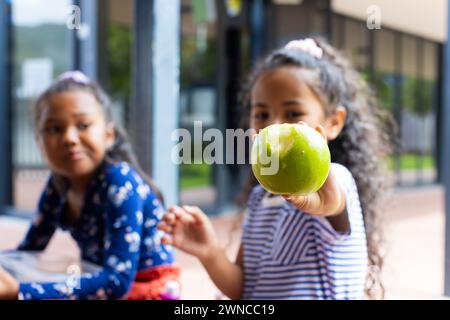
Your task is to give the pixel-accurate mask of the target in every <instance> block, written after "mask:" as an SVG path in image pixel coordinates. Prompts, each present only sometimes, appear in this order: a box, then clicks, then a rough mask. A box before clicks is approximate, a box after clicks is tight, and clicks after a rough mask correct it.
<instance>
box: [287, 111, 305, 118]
mask: <svg viewBox="0 0 450 320" xmlns="http://www.w3.org/2000/svg"><path fill="white" fill-rule="evenodd" d="M287 116H288V118H298V117H301V116H303V113H301V112H297V111H288V112H287Z"/></svg>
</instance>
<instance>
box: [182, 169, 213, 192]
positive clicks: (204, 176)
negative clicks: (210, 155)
mask: <svg viewBox="0 0 450 320" xmlns="http://www.w3.org/2000/svg"><path fill="white" fill-rule="evenodd" d="M212 169H213V168H212V166H211V165H208V164H206V163H202V164H181V165H180V188H181V189H189V188H194V187H202V186H207V185H210V183H211V182H210V180H211V175H212Z"/></svg>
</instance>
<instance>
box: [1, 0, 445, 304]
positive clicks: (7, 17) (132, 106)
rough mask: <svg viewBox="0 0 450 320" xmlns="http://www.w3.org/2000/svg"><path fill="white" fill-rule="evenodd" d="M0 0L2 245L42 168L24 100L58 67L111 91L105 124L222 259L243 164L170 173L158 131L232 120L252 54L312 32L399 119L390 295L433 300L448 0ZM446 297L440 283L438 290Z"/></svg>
mask: <svg viewBox="0 0 450 320" xmlns="http://www.w3.org/2000/svg"><path fill="white" fill-rule="evenodd" d="M0 4H1V6H2V12H1V14H0V15H1V20H0V32H1V35H0V42H1V43H0V63H1V64H2V66H4V70H5V72H4V73H3V75H1V76H0V100H1V103H0V105H1V108H2V114H1V115H0V117H1V121H0V131H1V136H2V137H1V139H2V140H1V142H2V146H1V150H0V152H1V153H2V156H1V159H0V164H1V167H2V169H5V170H3V173H2V174H4V175H3V177H2V180H1V185H0V198H1V203H0V205H1V209H0V215H1V216H0V248H7V247H11V246H14V245H15V244H16V243H17V241H19V239H20V238H21V237H22V235H23V234H22V233H23V232H24V231H25V229H26V223H27V221H28V220H27V219H29V218H31V217H32V215H33V213H34V208H35V206H36V203H37V199H38V197H39V194H40V192H41V188H42V187H43V184H44V183H45V182H46V179H47V177H48V171H47V169H46V166H45V163H44V162H43V160H42V158H41V156H40V153H39V151H38V149H37V146H36V143H35V140H34V136H33V129H32V126H31V119H30V109H29V108H30V103H31V102H32V101H33V99H34V98H36V96H37V95H38V94H39V93H40V92H42V90H44V89H45V88H46V87H47V86H48V85H49V84H50V83H51V81H52V80H53V79H54V78H55V77H56V76H57V75H58V74H60V73H62V72H64V71H66V70H73V69H79V70H82V71H84V72H85V73H86V74H88V75H89V76H90V77H92V78H93V79H96V80H97V81H98V82H99V83H100V84H101V85H102V86H103V87H104V88H105V89H106V90H107V92H108V93H109V94H110V96H111V98H112V100H113V102H114V111H115V116H116V119H117V120H118V121H119V122H120V123H121V124H123V125H124V126H125V127H126V128H127V129H128V131H129V132H130V135H131V138H132V141H133V143H134V145H135V149H136V151H137V153H138V156H139V159H140V161H141V163H142V165H143V167H144V169H145V170H146V171H147V172H149V173H150V174H152V175H153V177H154V178H155V180H156V182H157V184H158V185H159V186H161V188H162V189H163V192H164V194H165V197H166V200H167V203H168V204H171V203H183V204H193V205H198V206H200V207H202V208H203V209H204V210H205V211H206V212H207V213H208V214H209V215H211V216H215V217H216V218H215V219H214V221H215V224H216V225H217V227H218V229H220V230H219V233H220V234H221V236H222V237H223V239H224V242H229V243H230V245H229V253H230V255H234V254H235V250H236V246H237V243H238V239H239V230H238V229H236V231H234V232H232V231H231V230H234V228H233V226H234V225H235V220H236V218H235V216H236V215H235V213H236V206H235V199H236V196H237V195H238V193H239V191H240V190H241V187H242V184H243V182H244V181H245V179H246V177H247V175H248V172H249V171H248V170H249V168H248V167H247V166H243V165H226V164H223V165H222V164H212V165H208V164H206V163H202V164H182V165H180V166H177V165H175V164H174V163H172V162H171V161H170V160H169V159H170V150H171V148H172V146H173V145H174V142H173V141H171V140H170V134H171V132H172V131H173V130H174V129H176V128H185V129H187V130H189V131H191V132H193V130H194V129H193V128H194V126H193V124H194V121H202V125H203V130H206V129H208V128H219V129H220V130H222V131H224V130H225V128H231V129H232V128H239V127H241V123H240V111H241V108H242V107H241V105H240V104H239V100H238V94H239V90H240V87H241V84H242V82H243V81H244V80H245V76H246V74H247V73H248V72H249V71H250V69H251V67H252V66H253V65H254V63H255V62H256V61H257V60H258V59H259V58H261V57H262V56H264V54H265V53H267V52H269V51H270V50H271V49H273V48H276V47H280V46H283V45H284V44H286V43H287V42H288V41H290V40H293V39H298V38H303V37H306V36H311V35H315V36H322V37H324V38H326V39H328V41H329V42H331V44H333V45H334V46H336V47H337V48H339V49H340V50H342V51H343V52H344V53H345V54H346V55H347V56H348V57H349V58H350V59H351V61H352V62H353V64H354V65H355V66H356V67H357V69H358V70H359V71H360V72H361V73H362V74H363V75H364V77H365V79H366V80H368V81H369V82H370V83H371V85H372V87H373V89H374V90H375V91H376V93H377V95H378V98H379V100H380V108H383V109H386V110H388V111H389V112H390V113H391V114H392V115H393V117H394V118H395V119H396V121H397V123H398V126H399V130H398V136H396V137H392V138H393V139H397V140H398V141H399V143H398V145H397V147H396V148H395V150H394V153H393V154H392V155H391V156H390V157H389V158H388V159H386V165H387V166H388V168H389V170H390V172H391V174H392V176H393V178H394V180H395V190H394V192H393V194H392V195H391V196H390V200H389V202H388V204H387V205H386V208H387V209H386V224H387V231H386V256H387V258H386V268H385V271H384V275H385V285H386V289H387V298H406V299H409V298H413V299H415V298H419V299H421V298H440V297H443V296H444V283H445V277H444V271H445V270H444V269H445V267H444V266H445V264H444V261H445V219H444V217H445V214H444V198H445V196H444V189H443V187H442V183H443V179H444V175H443V172H444V170H445V162H444V160H442V159H444V158H445V157H444V155H443V154H442V152H443V151H442V150H444V148H443V146H444V141H443V139H442V137H443V136H444V128H445V123H444V120H443V119H444V106H445V103H444V102H443V98H442V97H443V96H444V92H443V88H444V80H443V79H444V58H445V57H444V45H445V42H446V41H447V23H448V18H447V12H448V1H446V0H433V1H432V2H429V1H425V0H398V1H388V0H384V1H382V0H378V1H375V0H374V1H365V0H248V1H240V0H153V1H151V0H73V1H72V0H39V1H37V0H9V1H7V0H0ZM78 10H79V11H78ZM377 22H381V25H377ZM2 69H3V68H2ZM361 143H364V141H361ZM227 151H228V152H229V151H230V149H229V146H225V152H227ZM194 157H195V156H194ZM380 192H383V190H380ZM448 229H449V230H447V234H450V227H449V228H448ZM230 235H231V238H230V237H229V236H230ZM59 236H60V237H61V239H63V240H62V242H61V241H59V242H58V243H55V244H54V246H53V247H52V248H53V249H54V250H58V248H59V250H62V249H63V248H67V246H66V245H62V244H61V243H68V242H69V240H68V237H67V235H65V234H62V233H61V234H60V235H59ZM228 240H230V241H228ZM64 241H65V242H64ZM72 248H73V250H74V251H76V248H74V247H73V244H72ZM180 261H181V262H180V263H181V264H183V266H186V272H185V275H186V283H185V293H186V297H188V298H193V299H196V298H214V294H215V289H214V287H213V285H212V284H211V283H210V282H209V280H208V278H207V276H206V274H205V273H204V271H203V270H202V269H201V268H200V266H199V264H198V263H197V262H196V261H194V260H193V259H191V258H189V257H186V256H184V255H183V254H181V253H180ZM447 261H450V253H447ZM449 265H450V264H449ZM447 271H448V272H450V270H447ZM188 278H189V279H188ZM447 279H448V278H447ZM200 280H201V281H200ZM448 282H449V281H448V280H447V283H448ZM449 291H450V285H447V295H450V292H449Z"/></svg>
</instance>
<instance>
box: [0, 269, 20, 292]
mask: <svg viewBox="0 0 450 320" xmlns="http://www.w3.org/2000/svg"><path fill="white" fill-rule="evenodd" d="M18 296H19V283H18V282H17V280H16V279H14V277H13V276H11V275H10V274H9V273H8V272H6V271H5V270H4V269H3V268H2V267H0V300H17V299H18Z"/></svg>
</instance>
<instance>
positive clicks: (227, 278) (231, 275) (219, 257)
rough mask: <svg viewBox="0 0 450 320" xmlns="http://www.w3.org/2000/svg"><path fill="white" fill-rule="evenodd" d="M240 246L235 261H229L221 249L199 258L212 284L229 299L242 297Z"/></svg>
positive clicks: (242, 276)
mask: <svg viewBox="0 0 450 320" xmlns="http://www.w3.org/2000/svg"><path fill="white" fill-rule="evenodd" d="M241 255H242V251H241V248H239V252H238V257H237V259H236V262H235V263H233V262H231V261H230V260H229V259H228V257H227V256H226V255H225V252H224V250H223V249H219V250H217V252H216V253H215V254H214V255H212V256H211V257H209V259H203V260H201V262H202V264H203V266H204V267H205V269H206V271H207V272H208V274H209V276H210V277H211V280H212V281H213V282H214V284H215V285H216V286H217V287H218V288H219V289H220V290H221V291H222V292H223V293H224V294H225V295H226V296H227V297H228V298H230V299H231V300H238V299H240V298H241V297H242V291H243V286H244V272H243V268H242V257H240V256H241Z"/></svg>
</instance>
